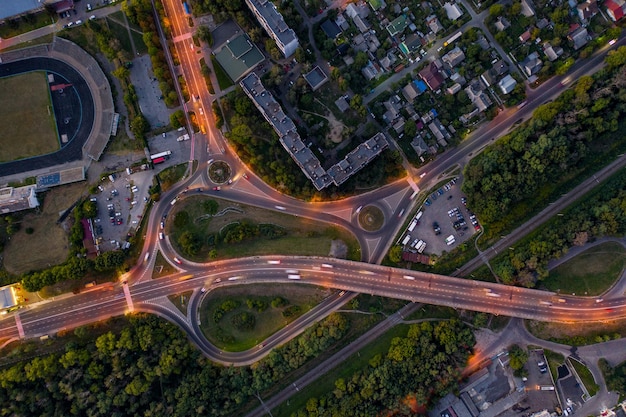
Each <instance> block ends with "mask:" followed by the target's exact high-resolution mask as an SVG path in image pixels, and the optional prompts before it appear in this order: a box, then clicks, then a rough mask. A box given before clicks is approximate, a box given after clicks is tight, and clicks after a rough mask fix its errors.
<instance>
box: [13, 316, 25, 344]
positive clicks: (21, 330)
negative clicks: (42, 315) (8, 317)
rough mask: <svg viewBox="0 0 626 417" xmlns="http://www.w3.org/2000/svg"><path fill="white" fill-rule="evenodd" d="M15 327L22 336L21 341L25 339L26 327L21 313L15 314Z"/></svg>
mask: <svg viewBox="0 0 626 417" xmlns="http://www.w3.org/2000/svg"><path fill="white" fill-rule="evenodd" d="M15 325H16V326H17V331H18V332H19V334H20V339H23V338H24V326H22V320H20V313H15Z"/></svg>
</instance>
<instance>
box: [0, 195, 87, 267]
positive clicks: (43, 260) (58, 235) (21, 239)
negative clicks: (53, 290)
mask: <svg viewBox="0 0 626 417" xmlns="http://www.w3.org/2000/svg"><path fill="white" fill-rule="evenodd" d="M84 192H85V184H84V183H75V184H69V185H63V186H60V187H56V188H53V189H51V190H50V191H48V192H46V194H45V196H44V202H43V205H42V207H41V211H40V212H30V213H28V214H26V215H24V217H23V219H22V223H21V228H20V230H19V231H18V232H17V233H16V234H15V235H13V236H11V240H10V241H9V242H8V243H7V245H6V247H5V249H4V254H3V255H4V259H3V261H4V266H5V268H6V269H7V271H9V272H11V273H12V274H22V273H25V272H28V271H34V270H39V269H45V268H48V267H50V266H52V265H57V264H59V263H61V262H63V261H64V260H65V258H66V257H67V254H68V250H69V246H68V240H67V233H66V230H65V228H64V225H63V224H57V220H58V219H59V216H60V213H61V212H63V211H65V210H66V209H68V208H69V207H71V206H72V204H74V202H75V201H76V200H77V199H78V198H79V197H80V196H81V195H82V194H83V193H84ZM68 220H71V221H73V219H72V216H71V215H70V216H69V217H68ZM29 227H31V228H33V233H32V234H30V235H29V234H27V233H26V229H27V228H29Z"/></svg>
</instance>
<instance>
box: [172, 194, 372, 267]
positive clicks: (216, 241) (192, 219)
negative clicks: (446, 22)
mask: <svg viewBox="0 0 626 417" xmlns="http://www.w3.org/2000/svg"><path fill="white" fill-rule="evenodd" d="M211 201H213V203H212V202H211ZM215 204H217V208H216V209H215V213H216V214H215V215H213V216H212V215H211V214H209V211H208V209H207V207H208V206H209V205H215ZM181 212H186V213H187V214H180V216H181V218H182V219H184V222H183V221H181V220H179V223H178V226H176V224H177V222H176V218H177V216H178V215H179V213H181ZM246 222H247V223H246ZM242 223H246V224H252V225H253V226H255V227H256V226H263V227H271V228H272V229H274V230H278V231H280V232H281V235H276V236H275V237H274V238H271V237H270V236H268V235H267V234H265V235H262V234H259V235H258V236H256V237H250V238H248V239H244V240H243V241H241V242H238V243H225V242H224V241H223V238H220V237H219V234H220V232H221V231H223V230H224V229H225V228H226V227H232V226H235V225H238V224H242ZM166 232H167V234H168V235H169V236H170V240H171V242H172V243H173V245H174V247H175V248H176V249H177V250H178V251H179V253H181V254H182V253H186V254H187V255H186V257H188V258H189V259H191V260H194V261H198V262H206V261H209V260H211V259H225V258H240V257H245V256H253V255H274V254H282V255H309V256H328V255H329V253H330V249H331V241H332V240H336V239H338V240H341V241H342V242H343V243H345V244H346V245H347V251H348V252H347V254H348V256H347V257H348V259H352V260H360V249H359V245H358V242H357V240H356V239H355V238H354V236H352V234H350V232H348V231H346V230H344V229H338V228H336V227H330V226H327V225H326V224H322V223H319V222H315V221H312V220H308V219H304V218H301V217H296V216H291V215H288V214H284V213H279V212H276V211H271V210H265V209H261V208H258V207H251V206H246V205H242V204H238V203H233V202H228V201H224V200H219V199H213V198H209V197H206V196H200V195H190V196H187V197H185V198H183V199H181V200H180V201H179V202H178V203H176V205H175V206H174V208H173V210H172V213H171V214H170V215H169V216H168V219H167V226H166ZM185 232H190V233H191V234H192V235H193V236H194V238H195V239H196V240H197V242H198V245H199V249H198V250H197V253H196V255H194V256H190V255H189V253H191V252H189V251H183V250H182V247H181V246H180V243H179V238H180V237H181V236H182V235H183V234H184V233H185ZM212 251H214V252H212ZM211 255H212V256H213V258H211Z"/></svg>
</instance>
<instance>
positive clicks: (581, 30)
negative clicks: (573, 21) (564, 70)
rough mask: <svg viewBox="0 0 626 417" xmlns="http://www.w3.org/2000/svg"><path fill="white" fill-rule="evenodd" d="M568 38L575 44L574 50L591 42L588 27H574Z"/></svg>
mask: <svg viewBox="0 0 626 417" xmlns="http://www.w3.org/2000/svg"><path fill="white" fill-rule="evenodd" d="M567 39H569V40H570V41H571V42H572V43H573V44H574V50H579V49H580V48H582V47H583V46H585V45H586V44H587V42H589V33H588V32H587V28H585V27H582V26H581V27H578V28H576V29H574V30H573V31H572V32H570V33H569V34H568V35H567Z"/></svg>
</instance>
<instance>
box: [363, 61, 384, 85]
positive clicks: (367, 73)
mask: <svg viewBox="0 0 626 417" xmlns="http://www.w3.org/2000/svg"><path fill="white" fill-rule="evenodd" d="M361 73H362V74H363V76H364V77H365V79H366V80H367V81H370V80H373V79H374V78H376V77H378V76H379V75H380V74H381V71H380V67H379V66H378V64H376V63H373V62H372V61H367V65H365V66H364V67H363V68H362V69H361Z"/></svg>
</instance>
